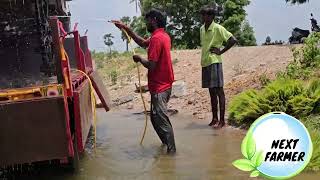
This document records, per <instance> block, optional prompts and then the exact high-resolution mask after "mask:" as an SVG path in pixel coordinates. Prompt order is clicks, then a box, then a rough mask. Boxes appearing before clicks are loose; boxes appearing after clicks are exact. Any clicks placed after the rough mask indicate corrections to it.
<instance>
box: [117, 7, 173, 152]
mask: <svg viewBox="0 0 320 180" xmlns="http://www.w3.org/2000/svg"><path fill="white" fill-rule="evenodd" d="M145 18H146V23H147V28H148V31H149V32H150V33H152V35H151V38H149V39H147V40H146V39H143V38H142V37H140V36H138V35H137V34H136V33H134V32H133V31H132V30H131V29H130V28H129V27H127V26H126V25H125V24H123V23H122V22H120V21H113V23H115V25H116V26H117V27H118V28H119V29H124V30H125V31H127V32H128V35H129V36H131V37H132V38H133V40H134V41H135V42H136V43H137V44H138V45H140V46H141V47H145V48H148V59H144V58H142V57H141V56H139V55H134V56H133V60H134V61H135V62H136V63H138V62H140V63H141V64H142V65H143V66H144V67H145V68H147V69H148V87H149V90H150V93H151V115H150V116H151V122H152V125H153V127H154V129H155V131H156V132H157V134H158V136H159V137H160V140H161V141H162V143H163V144H165V145H167V152H168V153H170V154H172V153H175V152H176V146H175V140H174V133H173V128H172V125H171V123H170V120H169V117H168V114H167V104H168V102H169V99H170V96H171V89H172V83H173V81H174V75H173V68H172V61H171V54H170V50H171V39H170V36H169V35H168V34H167V33H166V31H165V26H166V16H165V15H164V13H162V12H160V11H159V10H156V9H152V10H150V11H149V12H148V13H147V14H146V15H145Z"/></svg>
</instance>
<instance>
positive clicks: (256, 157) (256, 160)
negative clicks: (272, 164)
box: [251, 151, 264, 167]
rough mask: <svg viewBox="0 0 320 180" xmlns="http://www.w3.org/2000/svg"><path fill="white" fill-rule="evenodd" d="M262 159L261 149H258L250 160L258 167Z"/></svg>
mask: <svg viewBox="0 0 320 180" xmlns="http://www.w3.org/2000/svg"><path fill="white" fill-rule="evenodd" d="M263 160H264V156H263V151H259V152H258V153H256V154H255V155H254V156H253V157H252V159H251V162H252V164H254V165H255V166H256V167H259V166H260V165H261V164H262V163H263Z"/></svg>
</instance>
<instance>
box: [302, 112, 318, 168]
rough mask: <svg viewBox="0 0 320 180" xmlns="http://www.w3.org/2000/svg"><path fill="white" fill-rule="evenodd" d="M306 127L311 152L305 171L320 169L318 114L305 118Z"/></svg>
mask: <svg viewBox="0 0 320 180" xmlns="http://www.w3.org/2000/svg"><path fill="white" fill-rule="evenodd" d="M304 124H305V125H306V127H307V129H308V130H309V133H310V136H311V139H312V144H313V153H312V157H311V160H310V163H309V164H308V166H307V168H306V170H307V171H319V170H320V134H319V129H320V116H316V117H310V118H307V120H306V122H304Z"/></svg>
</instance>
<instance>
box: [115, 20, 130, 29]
mask: <svg viewBox="0 0 320 180" xmlns="http://www.w3.org/2000/svg"><path fill="white" fill-rule="evenodd" d="M111 22H112V23H113V24H114V25H115V26H116V27H117V28H119V29H126V28H127V25H125V24H124V23H123V22H121V21H117V20H112V21H111Z"/></svg>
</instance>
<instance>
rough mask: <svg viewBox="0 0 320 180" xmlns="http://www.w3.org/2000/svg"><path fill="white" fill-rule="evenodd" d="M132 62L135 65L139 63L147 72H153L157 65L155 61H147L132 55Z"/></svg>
mask: <svg viewBox="0 0 320 180" xmlns="http://www.w3.org/2000/svg"><path fill="white" fill-rule="evenodd" d="M133 60H134V61H135V62H136V63H138V62H140V63H141V64H142V65H143V66H144V67H145V68H147V69H149V70H153V69H154V68H156V66H157V63H156V62H155V61H148V60H146V59H144V58H142V57H141V56H139V55H134V56H133Z"/></svg>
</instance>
